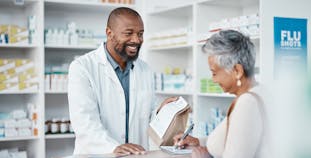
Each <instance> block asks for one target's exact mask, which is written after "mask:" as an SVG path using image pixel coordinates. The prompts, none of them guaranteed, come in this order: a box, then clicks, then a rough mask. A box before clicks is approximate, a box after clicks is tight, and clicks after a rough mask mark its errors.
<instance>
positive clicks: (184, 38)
mask: <svg viewBox="0 0 311 158" xmlns="http://www.w3.org/2000/svg"><path fill="white" fill-rule="evenodd" d="M191 32H192V29H191V28H178V29H174V30H166V31H160V32H156V33H153V34H151V35H150V38H149V41H150V46H149V47H150V48H161V47H170V46H180V45H186V44H189V43H191V37H192V36H191V34H192V33H191Z"/></svg>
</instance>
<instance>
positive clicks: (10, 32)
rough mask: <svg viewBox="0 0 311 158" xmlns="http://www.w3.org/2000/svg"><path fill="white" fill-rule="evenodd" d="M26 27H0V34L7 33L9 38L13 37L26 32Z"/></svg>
mask: <svg viewBox="0 0 311 158" xmlns="http://www.w3.org/2000/svg"><path fill="white" fill-rule="evenodd" d="M27 31H28V29H27V28H26V27H20V26H17V25H0V33H7V34H8V35H9V36H14V35H17V34H19V33H22V32H27Z"/></svg>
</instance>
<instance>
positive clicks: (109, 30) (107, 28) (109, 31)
mask: <svg viewBox="0 0 311 158" xmlns="http://www.w3.org/2000/svg"><path fill="white" fill-rule="evenodd" d="M106 35H107V38H108V39H109V38H111V36H112V30H111V29H110V28H109V27H106Z"/></svg>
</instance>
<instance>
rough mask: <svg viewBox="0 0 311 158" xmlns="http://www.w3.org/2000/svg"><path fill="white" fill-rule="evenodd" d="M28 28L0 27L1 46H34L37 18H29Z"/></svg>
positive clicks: (15, 26) (16, 26)
mask: <svg viewBox="0 0 311 158" xmlns="http://www.w3.org/2000/svg"><path fill="white" fill-rule="evenodd" d="M27 22H28V28H27V27H23V26H18V25H0V44H34V43H35V42H36V39H37V37H36V35H37V32H36V16H29V17H28V21H27Z"/></svg>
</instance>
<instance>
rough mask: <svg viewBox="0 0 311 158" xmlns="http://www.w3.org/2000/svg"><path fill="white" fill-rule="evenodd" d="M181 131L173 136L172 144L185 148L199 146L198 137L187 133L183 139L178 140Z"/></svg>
mask: <svg viewBox="0 0 311 158" xmlns="http://www.w3.org/2000/svg"><path fill="white" fill-rule="evenodd" d="M182 135H183V133H180V134H178V135H176V136H174V138H173V139H174V144H175V145H177V146H179V147H180V148H186V147H187V146H199V145H200V141H199V139H198V138H195V137H192V136H190V135H188V136H187V137H186V138H185V139H184V140H180V138H181V137H182Z"/></svg>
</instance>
